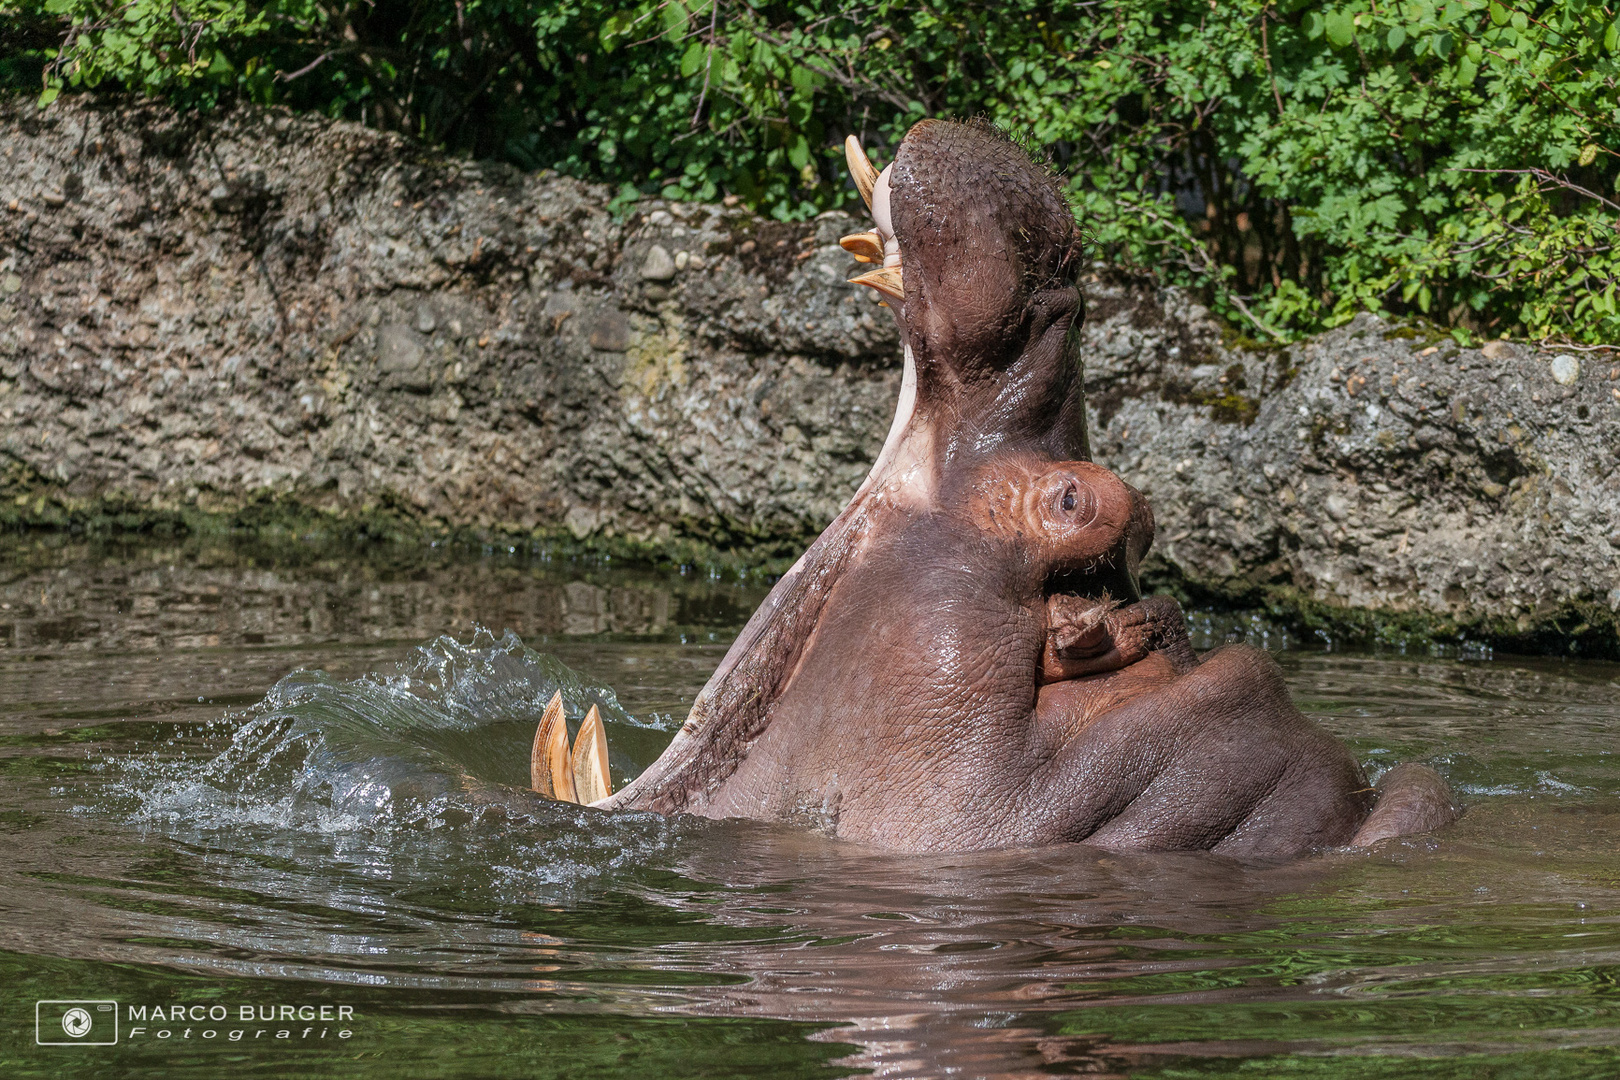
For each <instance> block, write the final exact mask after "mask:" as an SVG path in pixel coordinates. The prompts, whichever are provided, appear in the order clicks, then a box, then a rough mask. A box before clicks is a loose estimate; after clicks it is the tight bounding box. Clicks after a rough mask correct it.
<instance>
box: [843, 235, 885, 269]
mask: <svg viewBox="0 0 1620 1080" xmlns="http://www.w3.org/2000/svg"><path fill="white" fill-rule="evenodd" d="M838 246H839V247H841V248H843V249H844V250H845V251H847V252H849V253H850V254H851V255H853V256H855V257H856V258H857V259H859V260H861V262H882V261H883V237H881V236H879V235H878V234H877V233H875V232H861V233H851V234H850V235H848V236H845V237H843V238H841V239H840V240H839V241H838Z"/></svg>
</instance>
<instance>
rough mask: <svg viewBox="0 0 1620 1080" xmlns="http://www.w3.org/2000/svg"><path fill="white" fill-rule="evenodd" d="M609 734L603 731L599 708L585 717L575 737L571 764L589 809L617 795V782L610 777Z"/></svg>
mask: <svg viewBox="0 0 1620 1080" xmlns="http://www.w3.org/2000/svg"><path fill="white" fill-rule="evenodd" d="M607 758H608V752H607V732H606V731H604V730H603V729H602V714H601V713H599V712H597V710H596V706H595V705H592V706H591V711H590V712H588V713H586V714H585V722H584V723H582V724H580V725H579V734H578V735H576V736H575V737H574V754H573V760H572V762H571V764H572V766H573V772H574V791H575V793H576V794H577V795H578V797H579V801H580V802H582V803H584V804H586V805H587V806H589V805H590V804H591V803H593V802H596V801H598V800H599V799H605V798H607V797H608V796H609V795H611V794H613V781H612V780H611V779H610V778H609V777H608V760H607Z"/></svg>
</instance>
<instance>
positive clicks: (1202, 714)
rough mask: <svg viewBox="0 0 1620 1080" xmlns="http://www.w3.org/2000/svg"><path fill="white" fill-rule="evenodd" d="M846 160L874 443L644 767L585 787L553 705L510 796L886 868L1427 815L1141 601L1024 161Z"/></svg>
mask: <svg viewBox="0 0 1620 1080" xmlns="http://www.w3.org/2000/svg"><path fill="white" fill-rule="evenodd" d="M846 154H847V157H848V161H849V164H850V168H851V171H852V173H853V174H854V178H855V182H856V186H857V187H858V188H859V190H860V192H861V194H862V196H863V197H864V199H865V200H866V202H867V205H868V206H869V208H870V210H871V214H872V219H873V223H874V228H873V229H872V230H870V231H868V232H865V233H860V234H856V235H854V236H850V237H846V238H845V239H844V241H843V244H844V246H845V248H846V249H848V250H849V251H850V252H851V253H852V254H853V255H854V256H855V257H856V258H857V259H859V260H861V261H862V262H866V263H871V264H875V265H874V266H873V268H872V269H871V270H869V271H867V272H866V273H863V274H861V275H860V276H859V277H856V278H854V279H853V280H854V282H856V283H857V284H860V285H864V286H868V287H871V288H874V289H876V290H878V291H879V292H880V293H881V294H883V300H884V303H886V305H887V306H888V307H889V308H890V309H891V311H892V312H893V316H894V319H895V322H896V323H897V325H898V327H899V332H900V339H901V342H902V344H903V347H904V364H905V367H904V374H903V378H902V383H901V390H900V399H899V403H898V406H897V408H896V411H895V416H894V421H893V424H892V425H891V427H890V429H889V433H888V437H887V439H886V440H885V442H884V445H883V448H882V450H881V452H880V453H879V455H878V457H877V460H876V462H875V463H874V464H873V466H872V469H871V472H870V474H869V475H868V476H867V477H866V479H865V481H864V483H862V484H861V485H860V487H859V489H858V490H857V491H856V492H855V494H854V496H853V497H852V498H851V499H850V501H849V503H848V504H847V505H846V506H845V507H844V509H843V510H842V512H841V513H839V514H838V516H837V517H836V519H835V520H834V521H833V522H832V524H831V525H829V526H828V527H827V529H826V531H825V532H823V533H822V534H821V536H820V537H819V538H818V539H817V540H816V541H815V542H814V543H813V544H811V546H810V548H809V549H808V550H807V551H806V552H805V553H804V555H803V556H802V557H801V558H800V559H799V560H798V562H797V563H796V564H795V565H794V566H793V567H792V569H791V570H789V571H788V572H787V573H786V574H785V575H784V576H783V577H782V578H781V579H780V580H779V581H778V582H777V584H776V586H775V587H774V588H773V589H772V590H771V592H770V594H769V596H768V597H767V598H766V600H765V601H764V603H763V604H762V605H761V606H760V608H759V610H758V611H757V612H756V613H755V614H754V616H753V617H752V619H750V621H749V622H748V624H747V626H746V627H745V628H744V629H743V631H742V633H741V634H740V635H739V636H738V638H737V640H736V642H735V643H734V644H733V645H732V646H731V649H730V651H729V652H728V653H727V654H726V656H725V658H724V660H723V661H722V662H721V664H720V666H719V668H718V669H717V670H716V671H715V673H714V675H713V677H712V678H711V679H710V680H709V682H708V684H707V685H706V686H705V687H704V689H703V691H702V692H701V693H700V694H699V696H698V698H697V700H696V702H695V703H694V705H693V707H692V711H691V714H690V716H689V718H688V719H687V720H686V722H685V724H684V725H683V726H682V728H681V730H680V731H679V732H678V733H677V734H676V736H675V738H674V740H673V741H672V742H671V743H670V745H669V747H668V748H667V749H666V750H665V751H664V753H663V755H662V756H661V757H659V758H658V760H657V761H656V762H654V763H653V764H652V765H651V766H650V767H649V768H648V769H647V770H646V771H644V772H643V773H642V774H641V775H640V776H638V777H636V778H635V779H634V780H633V781H632V782H630V783H629V784H628V785H627V786H625V787H624V789H623V790H621V791H619V792H617V793H616V794H607V793H606V786H605V778H606V769H605V766H604V765H603V760H604V758H605V743H604V742H603V739H602V735H601V725H600V722H599V721H598V722H597V723H596V724H595V725H594V726H593V725H591V724H590V722H589V721H587V724H586V728H588V729H589V730H588V732H586V731H582V734H581V737H580V739H579V740H578V742H579V743H580V744H583V745H576V746H575V748H574V751H573V753H572V756H570V754H569V752H568V749H567V745H566V731H565V729H564V728H563V725H562V723H561V720H560V712H558V715H556V716H552V717H551V719H550V721H549V723H543V724H542V726H541V727H542V730H541V736H542V738H537V740H536V751H535V766H534V769H535V778H536V786H537V787H538V788H540V789H542V790H545V791H546V792H547V793H549V794H552V795H554V796H559V795H560V796H561V797H564V798H574V799H575V800H576V801H581V802H586V801H589V802H591V804H592V805H596V806H600V807H604V808H609V809H615V808H625V809H644V810H654V811H660V812H663V813H677V812H681V813H689V814H697V815H703V816H707V817H714V818H723V817H741V818H755V819H764V820H772V821H781V822H800V823H805V824H809V825H812V826H815V827H817V828H820V829H823V830H826V831H828V832H830V833H833V834H835V835H836V836H839V837H842V838H846V839H849V840H852V841H857V842H860V843H863V844H867V845H873V846H877V847H881V848H887V849H893V850H897V851H930V850H933V851H941V850H972V849H983V848H993V847H1009V846H1024V845H1042V844H1053V843H1061V842H1079V843H1085V844H1091V845H1097V846H1101V847H1106V848H1116V849H1118V848H1131V849H1143V850H1193V849H1204V850H1211V851H1215V852H1221V853H1227V854H1231V855H1237V856H1253V857H1281V858H1288V857H1294V856H1298V855H1301V854H1303V853H1305V852H1308V851H1311V850H1313V849H1320V848H1329V847H1335V846H1345V845H1365V844H1370V843H1372V842H1374V841H1376V840H1379V839H1383V838H1386V837H1390V836H1396V835H1402V834H1408V833H1415V832H1423V831H1429V830H1432V829H1434V828H1437V827H1439V826H1441V825H1443V824H1445V823H1447V822H1448V821H1450V820H1451V819H1452V818H1453V817H1454V816H1455V814H1456V811H1455V808H1454V806H1453V801H1452V798H1451V793H1450V791H1449V789H1448V788H1447V787H1446V785H1445V782H1444V781H1443V780H1442V779H1441V778H1440V777H1439V776H1438V775H1437V774H1436V773H1435V772H1433V771H1432V770H1430V769H1427V768H1424V767H1422V766H1418V765H1405V766H1401V767H1398V768H1396V769H1393V770H1391V771H1390V772H1389V773H1388V774H1386V776H1385V777H1384V778H1383V783H1382V784H1381V785H1380V787H1379V788H1378V789H1377V790H1375V789H1374V787H1373V786H1372V785H1370V784H1369V783H1368V782H1367V778H1366V776H1365V774H1364V773H1363V771H1362V769H1361V767H1360V766H1359V765H1358V763H1357V762H1356V760H1355V759H1354V758H1353V757H1352V756H1351V754H1350V753H1349V751H1348V750H1347V749H1346V747H1345V746H1344V745H1342V744H1341V743H1340V742H1339V741H1338V740H1336V739H1335V738H1333V737H1332V736H1331V735H1329V734H1328V733H1327V732H1326V731H1324V730H1322V729H1321V728H1320V727H1318V726H1317V725H1315V724H1313V723H1312V722H1311V721H1309V720H1308V719H1306V718H1305V717H1304V716H1303V715H1301V713H1300V712H1299V710H1298V709H1296V708H1295V707H1294V705H1293V703H1292V702H1291V701H1290V700H1289V696H1288V692H1287V690H1286V688H1285V686H1284V684H1283V679H1282V676H1281V673H1280V671H1279V669H1278V667H1277V665H1276V663H1275V662H1274V661H1273V660H1272V659H1271V658H1270V657H1269V656H1268V655H1267V654H1266V653H1265V652H1263V651H1261V650H1258V649H1255V648H1252V647H1250V646H1247V645H1242V644H1235V645H1227V646H1226V647H1224V648H1220V649H1216V650H1214V651H1212V652H1209V653H1207V654H1206V655H1203V656H1199V655H1197V654H1195V653H1194V651H1193V649H1192V648H1191V646H1190V644H1189V641H1188V635H1187V630H1186V626H1185V622H1184V620H1183V616H1182V613H1181V610H1180V608H1179V607H1178V605H1177V604H1176V602H1175V601H1174V600H1172V599H1170V598H1167V597H1162V596H1159V597H1145V598H1144V597H1143V595H1142V593H1141V585H1140V567H1141V563H1142V559H1143V556H1144V555H1145V553H1146V552H1147V551H1148V549H1149V546H1150V545H1151V544H1152V542H1153V528H1154V526H1153V513H1152V510H1151V508H1150V507H1149V506H1148V504H1147V501H1146V500H1145V499H1144V498H1143V496H1142V494H1141V493H1140V492H1138V491H1136V490H1135V489H1134V488H1132V487H1131V486H1130V485H1129V484H1127V483H1125V482H1124V481H1123V480H1121V479H1120V478H1119V477H1118V476H1116V475H1115V474H1114V473H1112V472H1110V471H1109V470H1107V469H1106V468H1103V467H1102V466H1100V465H1098V464H1096V463H1094V462H1092V461H1091V460H1090V456H1091V455H1090V453H1089V448H1088V443H1087V435H1086V414H1085V407H1084V405H1085V402H1084V388H1083V379H1082V375H1083V359H1084V358H1083V356H1081V355H1080V345H1079V337H1078V335H1077V333H1076V331H1077V330H1078V328H1079V326H1080V323H1081V320H1082V317H1083V303H1082V298H1081V294H1080V290H1079V288H1078V286H1077V273H1078V270H1079V268H1080V265H1081V260H1082V257H1083V253H1084V243H1083V239H1082V234H1081V231H1080V229H1079V228H1078V226H1077V224H1076V222H1075V219H1074V217H1073V215H1072V213H1071V212H1070V209H1069V206H1068V204H1067V202H1066V200H1065V199H1064V197H1063V194H1062V192H1061V189H1060V188H1059V187H1058V185H1057V183H1056V182H1055V181H1054V179H1053V178H1052V177H1051V176H1050V175H1049V174H1048V172H1047V171H1046V170H1045V169H1043V168H1042V167H1040V166H1039V165H1037V164H1036V163H1035V162H1034V161H1032V160H1031V158H1030V157H1029V156H1028V155H1027V154H1026V153H1025V152H1024V151H1023V150H1022V149H1020V148H1019V147H1018V146H1017V145H1016V144H1015V143H1014V142H1012V141H1011V140H1010V139H1008V138H1007V137H1005V136H1004V135H1003V134H1002V133H1001V132H999V131H998V130H997V129H996V128H994V127H993V126H991V125H989V124H987V123H984V122H966V123H962V122H952V121H939V120H925V121H923V122H921V123H919V124H917V125H916V126H915V127H913V128H912V129H911V130H910V131H909V132H908V133H907V135H906V136H905V138H904V139H903V140H902V141H901V143H900V145H899V147H898V149H897V150H896V152H895V155H894V159H893V161H892V163H890V164H889V165H888V166H887V167H886V168H884V169H883V170H882V171H881V172H879V171H877V170H876V169H875V168H874V167H873V166H872V165H871V163H870V161H869V160H868V157H867V155H866V153H865V151H864V150H863V149H862V148H861V146H860V144H859V143H858V141H856V140H855V139H854V138H853V137H852V138H851V139H850V140H849V141H848V143H846ZM554 706H556V708H554V709H553V710H548V712H557V711H558V709H560V702H555V703H554ZM574 776H577V777H578V778H579V782H578V783H577V784H575V783H574V781H573V779H572V777H574ZM574 792H590V793H591V794H592V795H593V796H594V797H593V798H591V799H589V800H587V799H585V798H582V797H579V796H578V795H577V794H570V793H574Z"/></svg>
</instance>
